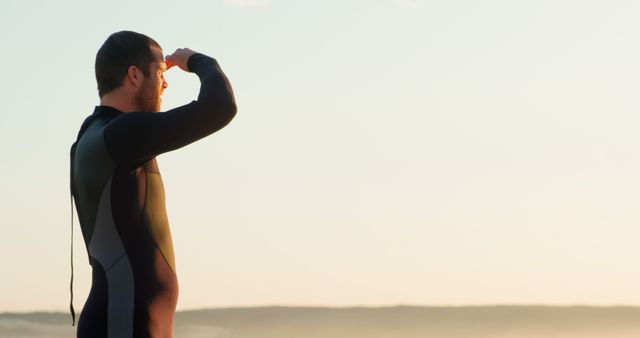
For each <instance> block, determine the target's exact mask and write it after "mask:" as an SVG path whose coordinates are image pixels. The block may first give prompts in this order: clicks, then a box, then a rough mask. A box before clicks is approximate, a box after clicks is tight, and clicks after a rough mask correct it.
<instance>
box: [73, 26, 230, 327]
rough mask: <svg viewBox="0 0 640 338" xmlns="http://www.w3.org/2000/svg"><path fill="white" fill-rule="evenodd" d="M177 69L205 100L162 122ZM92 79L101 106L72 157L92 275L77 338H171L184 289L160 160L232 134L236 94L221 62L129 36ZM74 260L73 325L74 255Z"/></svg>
mask: <svg viewBox="0 0 640 338" xmlns="http://www.w3.org/2000/svg"><path fill="white" fill-rule="evenodd" d="M174 66H176V67H178V68H180V69H182V70H183V71H187V72H193V73H195V74H196V75H197V76H198V77H199V79H200V92H199V94H198V99H197V100H195V101H192V102H191V103H188V104H186V105H183V106H180V107H177V108H175V109H171V110H169V111H166V112H162V113H161V112H159V111H160V102H161V99H160V96H161V95H162V93H163V91H164V90H165V89H166V88H167V82H166V81H165V79H164V76H163V73H164V72H165V71H166V70H167V69H170V68H172V67H174ZM95 72H96V79H97V82H98V94H99V96H100V105H99V106H96V107H95V110H94V112H93V114H91V115H90V116H88V117H87V118H86V119H85V120H84V122H83V123H82V126H81V128H80V131H79V133H78V138H77V140H76V142H75V143H74V144H73V145H72V147H71V194H72V200H73V196H75V205H76V209H77V211H78V217H79V219H80V227H81V230H82V236H83V239H84V243H85V245H86V249H87V253H88V255H89V264H91V266H92V285H91V291H90V293H89V296H88V298H87V301H86V303H85V305H84V307H83V309H82V312H81V314H80V318H79V320H78V329H77V337H78V338H86V337H92V338H99V337H109V338H112V337H117V338H128V337H132V338H133V337H135V338H143V337H154V338H156V337H158V338H159V337H162V338H168V337H172V328H173V316H174V313H175V309H176V304H177V299H178V280H177V275H176V265H175V260H174V252H173V244H172V239H171V232H170V228H169V223H168V219H167V214H166V210H165V196H164V188H163V184H162V179H161V176H160V171H159V170H158V164H157V162H156V156H157V155H159V154H162V153H165V152H168V151H171V150H175V149H178V148H180V147H183V146H185V145H187V144H190V143H192V142H194V141H196V140H199V139H201V138H203V137H206V136H207V135H210V134H212V133H214V132H216V131H218V130H220V129H221V128H223V127H224V126H226V125H227V124H228V123H229V122H230V121H231V120H232V119H233V118H234V116H235V114H236V104H235V98H234V95H233V90H232V88H231V85H230V83H229V81H228V79H227V77H226V76H225V74H224V73H223V72H222V70H221V69H220V67H219V65H218V63H217V61H216V60H215V59H213V58H211V57H209V56H206V55H204V54H201V53H197V52H194V51H192V50H190V49H187V48H184V49H178V50H176V51H175V52H174V53H173V54H171V55H168V56H167V57H166V58H164V57H163V54H162V49H161V47H160V45H159V44H158V43H157V42H156V41H154V40H153V39H151V38H149V37H148V36H146V35H143V34H139V33H136V32H131V31H121V32H117V33H114V34H112V35H111V36H109V38H108V39H107V40H106V41H105V42H104V44H103V45H102V47H101V48H100V50H99V51H98V53H97V56H96V63H95ZM72 203H73V202H72ZM72 216H73V213H72ZM72 221H73V220H72ZM72 225H73V222H72ZM71 234H72V235H71V236H72V238H73V227H72V233H71ZM71 257H72V261H71V262H72V270H71V297H72V298H71V313H72V316H73V319H74V324H75V313H74V311H73V245H72V252H71ZM72 325H73V324H72Z"/></svg>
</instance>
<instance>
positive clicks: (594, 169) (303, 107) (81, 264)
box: [0, 0, 640, 312]
mask: <svg viewBox="0 0 640 338" xmlns="http://www.w3.org/2000/svg"><path fill="white" fill-rule="evenodd" d="M106 4H108V5H106ZM638 17H640V2H638V1H632V0H628V1H621V0H608V1H604V0H601V1H589V0H587V1H585V0H580V1H578V0H524V1H507V0H487V1H472V0H450V1H426V0H413V1H411V0H376V1H370V0H369V1H365V0H357V1H355V0H354V1H349V0H347V1H335V0H331V1H293V0H286V1H285V0H226V1H223V0H202V1H185V2H181V3H176V2H151V1H132V2H127V1H109V2H105V1H101V2H93V1H55V2H52V1H47V2H45V1H17V0H8V1H7V0H5V1H3V4H2V10H0V42H1V45H0V46H1V47H0V48H1V50H0V51H1V56H0V60H1V61H2V66H3V68H2V70H1V71H0V76H1V77H0V93H1V94H0V95H2V96H1V99H2V103H3V108H2V110H1V113H0V151H2V154H3V160H2V169H1V171H0V173H2V175H0V191H2V194H1V195H0V205H2V206H3V207H2V210H1V211H2V218H1V219H0V229H1V230H2V236H0V257H1V258H2V263H3V264H2V265H3V272H2V278H0V311H32V310H48V311H50V310H56V311H68V303H69V279H70V271H71V270H70V242H69V241H70V201H69V171H68V170H69V147H70V145H71V143H72V142H73V141H74V140H75V137H76V134H77V131H78V128H79V126H80V124H81V122H82V121H83V120H84V118H85V117H86V116H87V115H89V114H91V113H92V112H93V108H94V106H95V105H97V104H98V103H99V101H98V95H97V90H96V83H95V78H94V72H93V65H94V61H95V54H96V52H97V50H98V48H99V47H100V45H101V44H102V43H103V42H104V40H105V39H106V38H107V37H108V35H109V34H111V33H113V32H115V31H119V30H123V29H127V30H134V31H138V32H141V33H144V34H147V35H149V36H151V37H153V38H154V39H156V40H157V41H158V42H159V43H160V44H161V45H162V46H163V48H164V51H165V54H169V53H171V52H172V51H173V50H175V49H176V48H181V47H189V48H192V49H194V50H196V51H199V52H202V53H204V54H207V55H210V56H212V57H214V58H216V59H217V60H218V62H219V63H220V65H221V67H222V69H223V70H224V72H225V73H226V75H227V76H228V78H229V80H230V81H231V84H232V86H233V89H234V91H235V96H236V100H237V104H238V113H237V116H236V118H235V119H234V120H233V121H232V122H231V124H229V125H228V126H227V127H226V128H224V129H223V130H221V131H219V132H217V133H215V134H213V135H211V136H210V137H208V138H206V139H203V140H201V141H198V142H196V143H194V144H192V145H189V146H187V147H185V148H182V149H179V150H176V151H174V152H170V153H166V154H162V155H160V156H158V158H157V161H158V165H159V167H160V170H161V172H162V175H163V179H164V183H165V189H166V194H167V211H168V214H169V219H170V225H171V231H172V234H173V242H174V249H175V255H176V266H177V273H178V281H179V285H180V295H179V301H178V310H186V309H195V308H202V307H223V306H254V305H256V306H259V305H316V306H351V305H364V306H374V305H396V304H412V305H463V304H555V305H570V304H587V305H611V304H627V305H640V262H639V260H638V258H639V257H640V246H639V245H638V244H637V243H638V242H639V241H640V229H639V228H638V226H639V225H640V208H639V206H640V133H639V132H638V131H639V130H640V113H639V111H640V103H639V102H638V94H639V93H640V62H639V61H640V43H639V42H640V21H639V20H638V19H637V18H638ZM166 78H167V81H168V83H169V88H168V89H167V90H166V92H165V95H164V104H163V109H170V108H173V107H176V106H179V105H182V104H185V103H188V102H190V101H191V100H193V99H195V98H196V97H197V92H198V85H199V82H198V79H197V77H196V76H195V75H194V74H188V73H184V72H181V71H180V70H178V69H177V68H174V69H172V70H170V71H169V72H167V73H166ZM74 213H75V211H74ZM74 218H75V223H74V229H75V230H74V253H75V256H74V264H75V281H74V291H75V297H74V298H75V299H74V305H75V307H76V311H77V312H79V311H80V309H82V306H83V305H84V302H85V300H86V297H87V295H88V292H89V288H90V286H91V271H90V266H89V264H88V257H87V253H86V249H85V247H84V243H83V242H82V236H81V233H80V226H79V223H78V221H77V218H76V217H74Z"/></svg>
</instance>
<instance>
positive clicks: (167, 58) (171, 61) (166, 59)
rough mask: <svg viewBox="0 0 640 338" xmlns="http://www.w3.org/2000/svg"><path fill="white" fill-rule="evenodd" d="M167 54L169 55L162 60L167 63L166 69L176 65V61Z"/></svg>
mask: <svg viewBox="0 0 640 338" xmlns="http://www.w3.org/2000/svg"><path fill="white" fill-rule="evenodd" d="M169 56H170V55H168V56H167V57H165V58H164V61H165V63H166V64H167V70H169V69H171V67H173V66H175V65H176V62H175V61H174V60H173V58H170V57H169Z"/></svg>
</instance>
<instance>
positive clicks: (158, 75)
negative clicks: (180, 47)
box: [136, 47, 168, 112]
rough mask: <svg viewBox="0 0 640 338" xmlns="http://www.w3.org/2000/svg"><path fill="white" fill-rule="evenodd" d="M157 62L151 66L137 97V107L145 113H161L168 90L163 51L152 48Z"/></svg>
mask: <svg viewBox="0 0 640 338" xmlns="http://www.w3.org/2000/svg"><path fill="white" fill-rule="evenodd" d="M151 51H152V52H153V55H154V59H155V61H153V62H151V64H150V65H149V76H145V77H144V80H143V83H142V86H141V87H140V91H139V92H138V96H137V100H136V101H137V105H138V108H139V109H140V111H143V112H159V111H160V105H161V103H162V99H161V98H160V96H162V93H163V92H164V90H165V88H167V86H168V84H167V81H165V79H164V72H165V71H166V70H167V65H166V63H165V61H164V56H163V55H162V50H161V49H159V48H155V47H152V48H151Z"/></svg>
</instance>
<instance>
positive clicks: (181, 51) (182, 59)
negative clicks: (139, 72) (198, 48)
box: [165, 48, 195, 71]
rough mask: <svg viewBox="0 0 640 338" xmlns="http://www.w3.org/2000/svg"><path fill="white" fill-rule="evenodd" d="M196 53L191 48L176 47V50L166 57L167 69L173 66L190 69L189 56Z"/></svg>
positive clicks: (185, 69)
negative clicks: (188, 64)
mask: <svg viewBox="0 0 640 338" xmlns="http://www.w3.org/2000/svg"><path fill="white" fill-rule="evenodd" d="M194 53H195V52H194V51H193V50H191V49H189V48H178V49H176V51H175V52H173V53H172V54H169V55H167V56H166V57H165V63H166V64H167V69H169V68H171V67H173V66H178V67H179V68H180V69H182V70H184V71H188V69H187V60H189V57H190V56H191V55H193V54H194Z"/></svg>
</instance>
